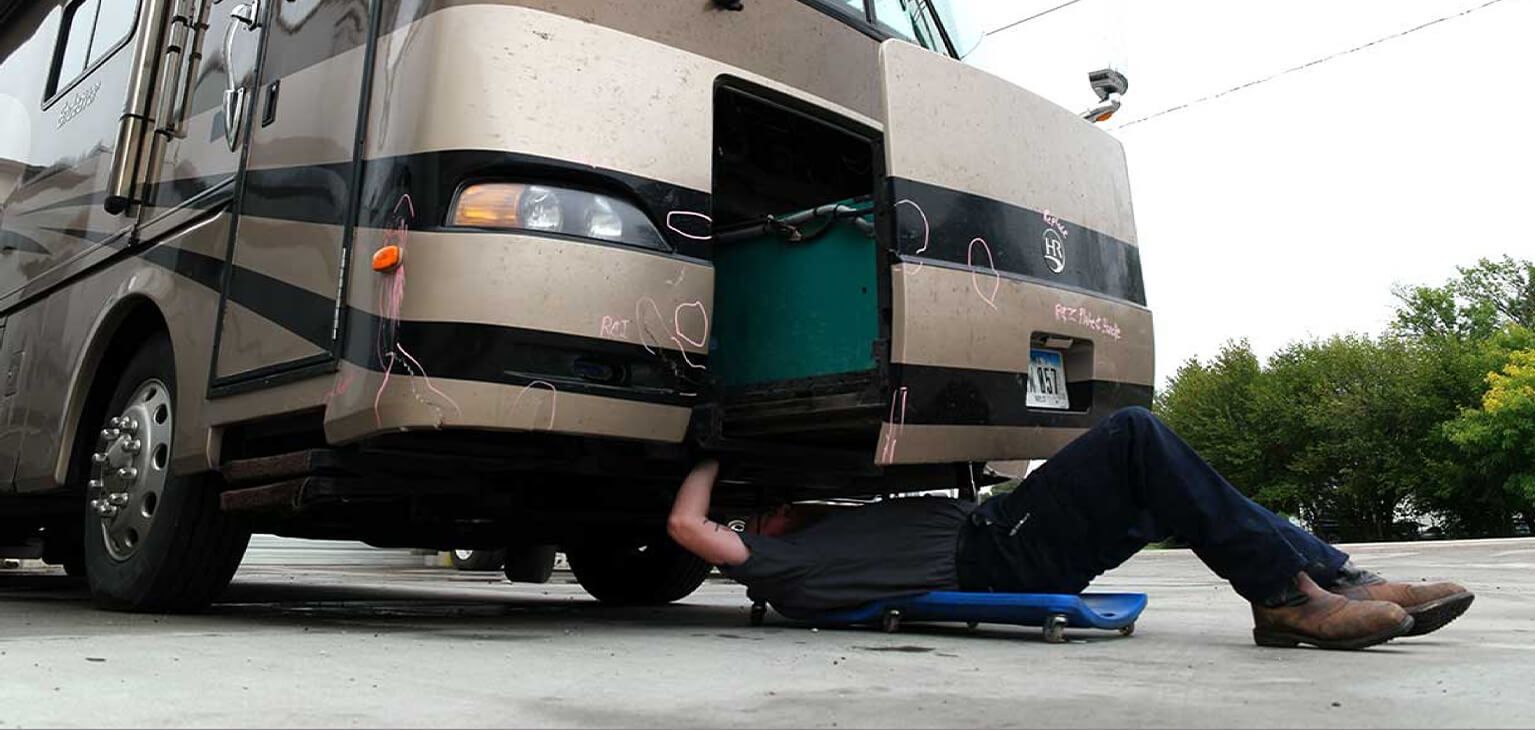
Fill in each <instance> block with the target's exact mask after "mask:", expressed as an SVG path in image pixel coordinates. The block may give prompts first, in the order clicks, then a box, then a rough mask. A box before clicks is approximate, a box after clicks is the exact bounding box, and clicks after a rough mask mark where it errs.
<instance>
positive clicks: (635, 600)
mask: <svg viewBox="0 0 1535 730" xmlns="http://www.w3.org/2000/svg"><path fill="white" fill-rule="evenodd" d="M565 559H566V560H568V561H570V572H572V573H575V575H576V581H577V582H579V583H580V584H581V587H582V588H585V589H586V592H587V593H590V594H592V597H594V598H596V599H597V600H599V601H602V602H603V603H615V604H629V605H635V604H640V605H656V604H662V603H671V602H672V601H678V600H681V599H683V598H686V597H687V596H688V595H689V594H691V593H692V592H693V591H695V590H698V587H699V586H701V585H703V582H704V579H705V578H708V577H709V571H710V570H711V569H712V566H710V565H709V564H708V563H706V562H704V561H703V560H702V559H700V558H699V557H698V556H696V555H693V554H692V553H690V552H688V551H686V550H684V549H682V547H681V546H680V545H678V544H677V543H675V542H672V540H671V538H669V537H667V536H666V535H664V534H663V535H658V536H656V537H654V538H651V539H649V540H648V541H645V542H642V543H639V544H635V543H614V542H606V543H586V544H582V545H572V546H570V547H569V548H566V550H565Z"/></svg>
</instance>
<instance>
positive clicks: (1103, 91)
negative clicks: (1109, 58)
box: [1082, 68, 1130, 122]
mask: <svg viewBox="0 0 1535 730" xmlns="http://www.w3.org/2000/svg"><path fill="white" fill-rule="evenodd" d="M1087 81H1088V83H1090V84H1092V85H1093V92H1094V93H1096V94H1097V95H1098V101H1099V102H1100V103H1099V104H1098V106H1095V107H1093V108H1092V109H1089V110H1087V111H1085V112H1082V118H1083V119H1086V120H1087V121H1089V122H1105V121H1108V119H1109V118H1110V117H1112V116H1114V112H1117V111H1119V105H1120V97H1122V96H1124V94H1125V92H1127V91H1129V90H1130V79H1128V78H1126V77H1125V75H1124V74H1122V73H1120V72H1118V71H1115V70H1114V69H1111V68H1105V69H1099V70H1097V71H1093V72H1092V73H1089V74H1088V75H1087Z"/></svg>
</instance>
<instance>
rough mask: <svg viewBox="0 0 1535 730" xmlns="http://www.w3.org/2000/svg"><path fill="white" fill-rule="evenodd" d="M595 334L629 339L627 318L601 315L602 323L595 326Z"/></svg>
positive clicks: (617, 338)
mask: <svg viewBox="0 0 1535 730" xmlns="http://www.w3.org/2000/svg"><path fill="white" fill-rule="evenodd" d="M597 336H599V337H610V338H612V339H615V340H627V339H629V320H627V319H617V318H614V317H609V316H607V315H603V316H602V323H601V324H599V325H598V326H597Z"/></svg>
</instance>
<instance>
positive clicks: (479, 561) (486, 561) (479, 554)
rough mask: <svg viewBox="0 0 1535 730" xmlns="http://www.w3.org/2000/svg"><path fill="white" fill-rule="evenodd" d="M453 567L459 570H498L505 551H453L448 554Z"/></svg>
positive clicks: (503, 559) (504, 558)
mask: <svg viewBox="0 0 1535 730" xmlns="http://www.w3.org/2000/svg"><path fill="white" fill-rule="evenodd" d="M448 559H449V560H451V561H453V567H455V568H457V569H459V570H474V571H484V570H500V569H501V563H502V562H504V561H505V560H506V551H505V550H454V551H452V552H450V553H448Z"/></svg>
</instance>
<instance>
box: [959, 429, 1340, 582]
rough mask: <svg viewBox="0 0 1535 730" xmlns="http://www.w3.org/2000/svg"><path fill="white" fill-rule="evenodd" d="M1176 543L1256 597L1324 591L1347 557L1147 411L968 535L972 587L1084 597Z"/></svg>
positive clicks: (983, 515)
mask: <svg viewBox="0 0 1535 730" xmlns="http://www.w3.org/2000/svg"><path fill="white" fill-rule="evenodd" d="M1175 535H1176V536H1177V537H1179V538H1181V539H1183V540H1185V541H1187V542H1188V543H1189V545H1190V546H1191V547H1192V548H1193V549H1194V553H1195V554H1196V555H1198V556H1199V559H1200V560H1202V561H1204V563H1205V565H1207V566H1209V567H1210V569H1211V570H1213V571H1214V572H1215V573H1216V575H1219V576H1220V577H1222V578H1224V579H1226V581H1228V582H1230V583H1231V586H1232V587H1233V588H1234V589H1235V590H1236V592H1237V593H1239V594H1241V595H1242V596H1243V597H1244V598H1246V599H1248V600H1249V601H1254V602H1261V601H1263V600H1265V599H1268V598H1271V597H1273V596H1275V595H1279V594H1282V593H1284V592H1285V591H1286V589H1288V588H1291V587H1292V586H1293V582H1292V581H1293V579H1294V577H1295V575H1296V574H1297V573H1298V572H1300V571H1301V570H1305V571H1306V572H1307V573H1308V574H1310V575H1311V576H1312V577H1313V578H1315V579H1316V580H1317V582H1318V583H1319V584H1321V585H1322V586H1323V587H1326V586H1329V585H1331V584H1333V583H1334V582H1336V580H1337V577H1338V572H1339V569H1340V568H1342V566H1343V564H1344V562H1346V561H1347V560H1348V556H1347V555H1345V554H1344V553H1341V552H1339V551H1338V550H1336V549H1334V548H1333V547H1332V546H1330V545H1328V544H1327V543H1325V542H1323V541H1322V540H1320V539H1319V538H1317V537H1316V536H1315V535H1312V534H1311V533H1309V532H1306V531H1305V530H1302V529H1300V528H1298V527H1296V526H1294V525H1293V524H1291V523H1290V521H1289V520H1286V519H1284V518H1282V517H1279V516H1278V515H1275V514H1274V513H1273V512H1270V511H1268V510H1267V509H1264V508H1263V507H1261V506H1259V505H1258V504H1257V503H1255V502H1253V501H1252V500H1250V499H1248V498H1247V497H1245V496H1243V495H1242V494H1241V493H1240V492H1238V491H1237V490H1236V488H1235V487H1232V486H1231V484H1230V483H1229V482H1227V481H1226V480H1225V479H1224V478H1222V477H1221V475H1220V474H1219V473H1217V472H1216V471H1215V469H1214V468H1212V467H1211V466H1210V465H1209V464H1208V463H1206V462H1205V460H1204V459H1202V458H1200V457H1199V454H1197V453H1195V452H1194V449H1193V448H1192V447H1190V446H1189V445H1188V444H1187V443H1185V442H1184V441H1183V439H1181V438H1179V437H1178V436H1177V434H1174V433H1173V432H1172V430H1171V429H1169V428H1168V427H1167V426H1166V425H1165V424H1163V423H1162V422H1161V421H1160V420H1158V419H1157V418H1156V416H1153V415H1152V414H1151V412H1150V411H1147V410H1146V409H1144V408H1126V409H1123V410H1120V411H1118V412H1116V413H1115V414H1114V415H1112V416H1110V417H1109V418H1108V419H1106V420H1104V421H1102V422H1100V423H1099V424H1098V425H1097V426H1095V427H1094V428H1092V429H1091V430H1089V431H1088V432H1087V433H1085V434H1083V435H1082V436H1081V437H1079V438H1077V439H1076V440H1075V441H1072V442H1071V443H1070V444H1068V445H1067V446H1066V447H1065V448H1063V449H1061V451H1060V452H1059V453H1057V454H1056V455H1055V456H1053V457H1051V458H1050V460H1049V461H1047V462H1045V464H1044V465H1043V466H1041V467H1040V468H1038V469H1036V470H1034V472H1033V473H1032V474H1030V475H1029V477H1028V478H1027V479H1025V480H1024V482H1023V483H1022V484H1020V485H1019V486H1018V488H1017V489H1015V490H1013V491H1012V492H1010V493H1007V494H1002V495H997V496H995V497H992V498H991V499H988V500H986V501H985V502H983V503H982V504H981V505H980V506H979V507H977V508H976V510H975V511H974V512H973V513H972V514H971V516H970V524H968V525H966V526H965V527H964V528H963V535H962V539H961V542H960V550H959V555H958V563H959V578H960V584H961V587H962V588H963V589H965V590H978V591H999V592H1008V593H1080V592H1081V591H1082V590H1083V589H1084V588H1086V587H1087V585H1088V584H1089V583H1091V582H1092V580H1093V579H1094V578H1096V577H1098V576H1099V575H1101V574H1103V573H1104V572H1105V571H1108V570H1110V569H1112V568H1114V567H1116V566H1118V565H1120V564H1121V563H1123V562H1124V561H1126V560H1128V559H1129V558H1130V556H1132V555H1134V554H1135V553H1136V552H1138V551H1139V550H1140V549H1141V548H1143V547H1145V546H1146V545H1147V544H1148V543H1151V542H1156V541H1159V540H1165V539H1167V538H1168V537H1171V536H1175Z"/></svg>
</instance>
